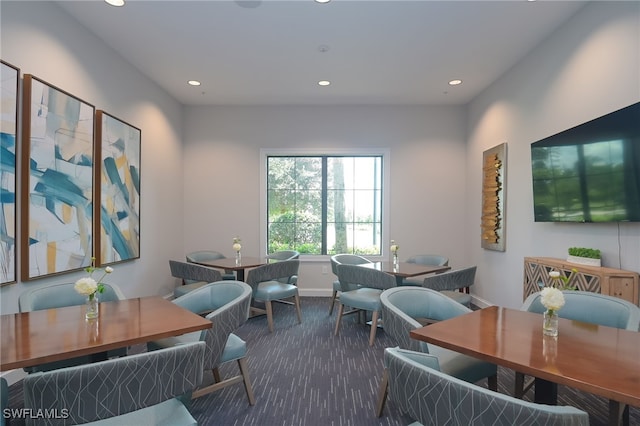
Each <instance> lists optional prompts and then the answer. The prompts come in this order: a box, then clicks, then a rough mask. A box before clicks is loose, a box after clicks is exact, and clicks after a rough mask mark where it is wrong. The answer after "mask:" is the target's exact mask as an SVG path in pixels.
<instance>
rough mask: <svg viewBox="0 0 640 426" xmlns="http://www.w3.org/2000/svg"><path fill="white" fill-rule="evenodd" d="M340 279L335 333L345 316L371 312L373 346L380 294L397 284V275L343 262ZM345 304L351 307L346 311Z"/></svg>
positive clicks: (370, 333)
mask: <svg viewBox="0 0 640 426" xmlns="http://www.w3.org/2000/svg"><path fill="white" fill-rule="evenodd" d="M338 281H340V289H341V293H340V305H339V307H338V317H337V319H336V328H335V330H334V335H336V336H337V335H338V332H339V331H340V323H341V321H342V317H343V316H345V315H350V314H353V313H360V312H363V313H366V312H371V329H370V330H369V346H373V343H374V342H375V338H376V331H377V329H378V317H379V314H380V294H382V292H383V291H384V290H386V289H389V288H391V287H395V286H396V279H395V277H394V276H393V275H391V274H387V273H386V272H383V271H379V270H377V269H373V268H367V267H364V266H358V265H346V264H341V265H338ZM345 306H347V307H349V308H351V309H350V310H347V311H345V310H344V308H345Z"/></svg>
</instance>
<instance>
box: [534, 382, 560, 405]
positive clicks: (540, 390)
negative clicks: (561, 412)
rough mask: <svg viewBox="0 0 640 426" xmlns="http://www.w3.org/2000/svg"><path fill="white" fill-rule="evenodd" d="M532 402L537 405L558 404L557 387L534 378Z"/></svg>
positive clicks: (554, 384)
mask: <svg viewBox="0 0 640 426" xmlns="http://www.w3.org/2000/svg"><path fill="white" fill-rule="evenodd" d="M534 401H535V402H536V403H538V404H547V405H556V404H557V403H558V385H557V384H556V383H554V382H550V381H548V380H544V379H540V378H538V377H536V379H535V396H534Z"/></svg>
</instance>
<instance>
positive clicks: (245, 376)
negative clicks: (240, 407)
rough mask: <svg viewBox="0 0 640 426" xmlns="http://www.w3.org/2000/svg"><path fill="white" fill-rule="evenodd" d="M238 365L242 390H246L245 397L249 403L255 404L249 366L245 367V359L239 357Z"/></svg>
mask: <svg viewBox="0 0 640 426" xmlns="http://www.w3.org/2000/svg"><path fill="white" fill-rule="evenodd" d="M238 367H240V373H241V374H242V379H243V380H244V390H245V391H247V398H249V405H255V404H256V398H255V397H254V396H253V387H252V386H251V379H250V378H249V368H248V367H247V359H246V358H240V359H239V360H238Z"/></svg>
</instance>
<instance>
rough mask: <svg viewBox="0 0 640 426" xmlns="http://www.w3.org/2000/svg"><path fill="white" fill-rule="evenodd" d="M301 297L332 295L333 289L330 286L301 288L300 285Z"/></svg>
mask: <svg viewBox="0 0 640 426" xmlns="http://www.w3.org/2000/svg"><path fill="white" fill-rule="evenodd" d="M298 292H299V293H300V297H331V295H332V294H333V290H331V289H328V288H300V287H298Z"/></svg>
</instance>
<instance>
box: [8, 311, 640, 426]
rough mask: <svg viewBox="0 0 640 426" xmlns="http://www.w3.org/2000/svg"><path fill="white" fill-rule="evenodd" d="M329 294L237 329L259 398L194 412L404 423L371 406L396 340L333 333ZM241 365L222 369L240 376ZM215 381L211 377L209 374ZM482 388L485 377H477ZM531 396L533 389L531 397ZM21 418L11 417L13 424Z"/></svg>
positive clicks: (229, 417)
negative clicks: (271, 322)
mask: <svg viewBox="0 0 640 426" xmlns="http://www.w3.org/2000/svg"><path fill="white" fill-rule="evenodd" d="M328 308H329V299H328V298H302V313H303V322H302V324H300V325H298V324H297V321H296V316H295V313H294V309H293V308H292V307H290V306H283V305H278V306H276V307H275V308H274V318H275V332H274V333H273V334H271V333H269V331H268V328H267V320H266V317H264V316H263V317H256V318H252V319H249V321H247V323H246V324H245V325H243V326H242V327H241V328H240V329H239V330H238V331H237V333H236V334H238V335H239V336H240V337H242V338H243V339H244V340H246V341H247V344H248V345H249V356H248V363H249V368H250V371H251V378H252V381H253V388H254V392H255V396H256V405H255V406H253V407H251V406H249V404H248V402H247V398H246V394H245V392H244V387H243V386H242V384H237V385H234V386H232V387H229V388H226V389H223V390H221V391H219V392H215V393H213V394H209V395H206V396H203V397H201V398H198V399H196V400H194V401H193V402H192V406H191V412H192V413H193V415H194V417H195V418H196V419H197V420H198V422H199V424H201V425H225V426H226V425H238V426H240V425H243V426H244V425H269V426H271V425H282V426H294V425H296V426H297V425H300V426H303V425H304V426H314V425H323V426H324V425H336V426H337V425H341V426H342V425H344V426H351V425H353V426H359V425H362V426H366V425H407V424H410V423H411V422H412V420H411V419H410V418H407V417H405V416H402V414H401V413H399V412H398V410H397V409H396V407H395V406H394V404H393V401H388V402H387V405H386V408H385V412H384V415H383V417H381V418H377V417H375V414H374V408H375V403H376V398H377V393H378V384H379V381H380V378H381V375H382V356H383V352H384V348H385V347H388V346H395V343H394V342H393V341H391V339H390V337H388V336H386V335H385V333H384V330H382V329H379V330H378V335H377V337H376V343H375V345H374V346H373V347H369V345H368V333H369V327H367V326H364V325H362V324H358V323H357V321H356V317H355V316H348V317H345V318H344V320H343V323H342V327H341V333H340V335H339V336H334V335H333V328H334V325H335V316H336V313H335V312H334V314H333V316H332V317H329V316H328ZM236 368H237V367H236V364H235V363H230V364H229V365H225V366H223V368H222V369H221V371H222V374H223V376H224V374H225V372H232V373H233V374H236ZM513 379H514V374H513V372H512V371H510V370H507V369H504V368H499V372H498V386H499V391H500V392H503V393H508V394H512V392H513ZM207 380H210V378H207ZM479 384H480V385H482V386H485V385H486V381H482V382H479ZM528 396H529V397H530V396H532V395H531V393H530V394H529V395H528ZM558 399H559V404H561V405H573V406H575V407H577V408H580V409H582V410H585V411H587V412H588V413H589V415H590V421H591V425H593V426H599V425H605V424H607V416H608V401H607V400H605V399H604V398H600V397H597V396H594V395H591V394H587V393H583V392H579V391H575V390H573V389H571V388H567V387H564V386H560V387H559V389H558ZM10 405H11V408H19V407H21V406H22V389H21V384H20V383H17V384H15V385H13V386H11V389H10ZM630 413H631V421H630V424H631V425H636V426H638V425H640V409H639V408H634V407H632V408H631V410H630ZM17 424H20V423H18V422H12V423H11V425H17Z"/></svg>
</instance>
